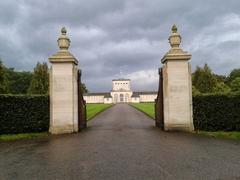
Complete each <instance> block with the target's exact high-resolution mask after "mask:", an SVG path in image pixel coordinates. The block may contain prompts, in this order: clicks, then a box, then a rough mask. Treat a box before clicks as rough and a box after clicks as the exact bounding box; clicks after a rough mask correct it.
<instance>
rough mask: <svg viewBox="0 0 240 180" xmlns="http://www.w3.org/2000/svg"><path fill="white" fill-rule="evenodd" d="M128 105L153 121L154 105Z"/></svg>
mask: <svg viewBox="0 0 240 180" xmlns="http://www.w3.org/2000/svg"><path fill="white" fill-rule="evenodd" d="M130 105H131V106H133V107H135V108H136V109H138V110H140V111H142V112H144V113H145V114H147V115H148V116H150V117H151V118H153V119H155V110H154V103H131V104H130Z"/></svg>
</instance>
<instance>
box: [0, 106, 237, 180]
mask: <svg viewBox="0 0 240 180" xmlns="http://www.w3.org/2000/svg"><path fill="white" fill-rule="evenodd" d="M237 178H238V179H240V142H239V141H233V140H220V139H214V138H208V137H201V136H197V135H192V134H187V133H166V132H162V131H160V130H159V129H157V128H154V121H153V120H151V119H149V118H148V117H147V116H145V115H144V114H142V113H141V112H139V111H137V110H135V109H134V108H132V107H130V106H128V105H126V104H118V105H115V106H114V107H112V108H110V109H108V110H106V111H105V112H103V113H101V114H99V115H98V116H97V117H96V118H94V119H93V120H92V121H91V122H90V123H89V128H88V129H87V130H85V131H84V132H81V133H78V134H73V135H62V136H51V137H49V138H43V139H37V140H36V139H35V140H21V141H17V142H11V143H0V179H4V180H5V179H6V180H7V179H14V180H15V179H24V180H26V179H41V180H44V179H80V180H84V179H91V180H92V179H104V180H114V179H119V180H126V179H136V180H139V179H184V180H186V179H237Z"/></svg>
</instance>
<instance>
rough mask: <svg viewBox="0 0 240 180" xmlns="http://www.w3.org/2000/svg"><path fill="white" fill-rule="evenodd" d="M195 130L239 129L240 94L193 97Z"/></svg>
mask: <svg viewBox="0 0 240 180" xmlns="http://www.w3.org/2000/svg"><path fill="white" fill-rule="evenodd" d="M193 122H194V126H195V129H196V130H205V131H240V95H201V96H195V97H193Z"/></svg>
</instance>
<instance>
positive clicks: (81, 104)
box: [77, 70, 87, 131]
mask: <svg viewBox="0 0 240 180" xmlns="http://www.w3.org/2000/svg"><path fill="white" fill-rule="evenodd" d="M81 76H82V73H81V70H78V83H77V84H78V130H79V131H80V130H81V129H84V128H86V127H87V111H86V101H85V100H84V99H83V93H82V88H81V87H82V82H81Z"/></svg>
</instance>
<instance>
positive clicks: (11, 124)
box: [0, 95, 50, 134]
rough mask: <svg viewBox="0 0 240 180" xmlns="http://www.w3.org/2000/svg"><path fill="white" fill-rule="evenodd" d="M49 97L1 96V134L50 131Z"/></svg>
mask: <svg viewBox="0 0 240 180" xmlns="http://www.w3.org/2000/svg"><path fill="white" fill-rule="evenodd" d="M49 118H50V112H49V96H29V95H19V96H16V95H0V134H16V133H30V132H31V133H32V132H43V131H48V128H49Z"/></svg>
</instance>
